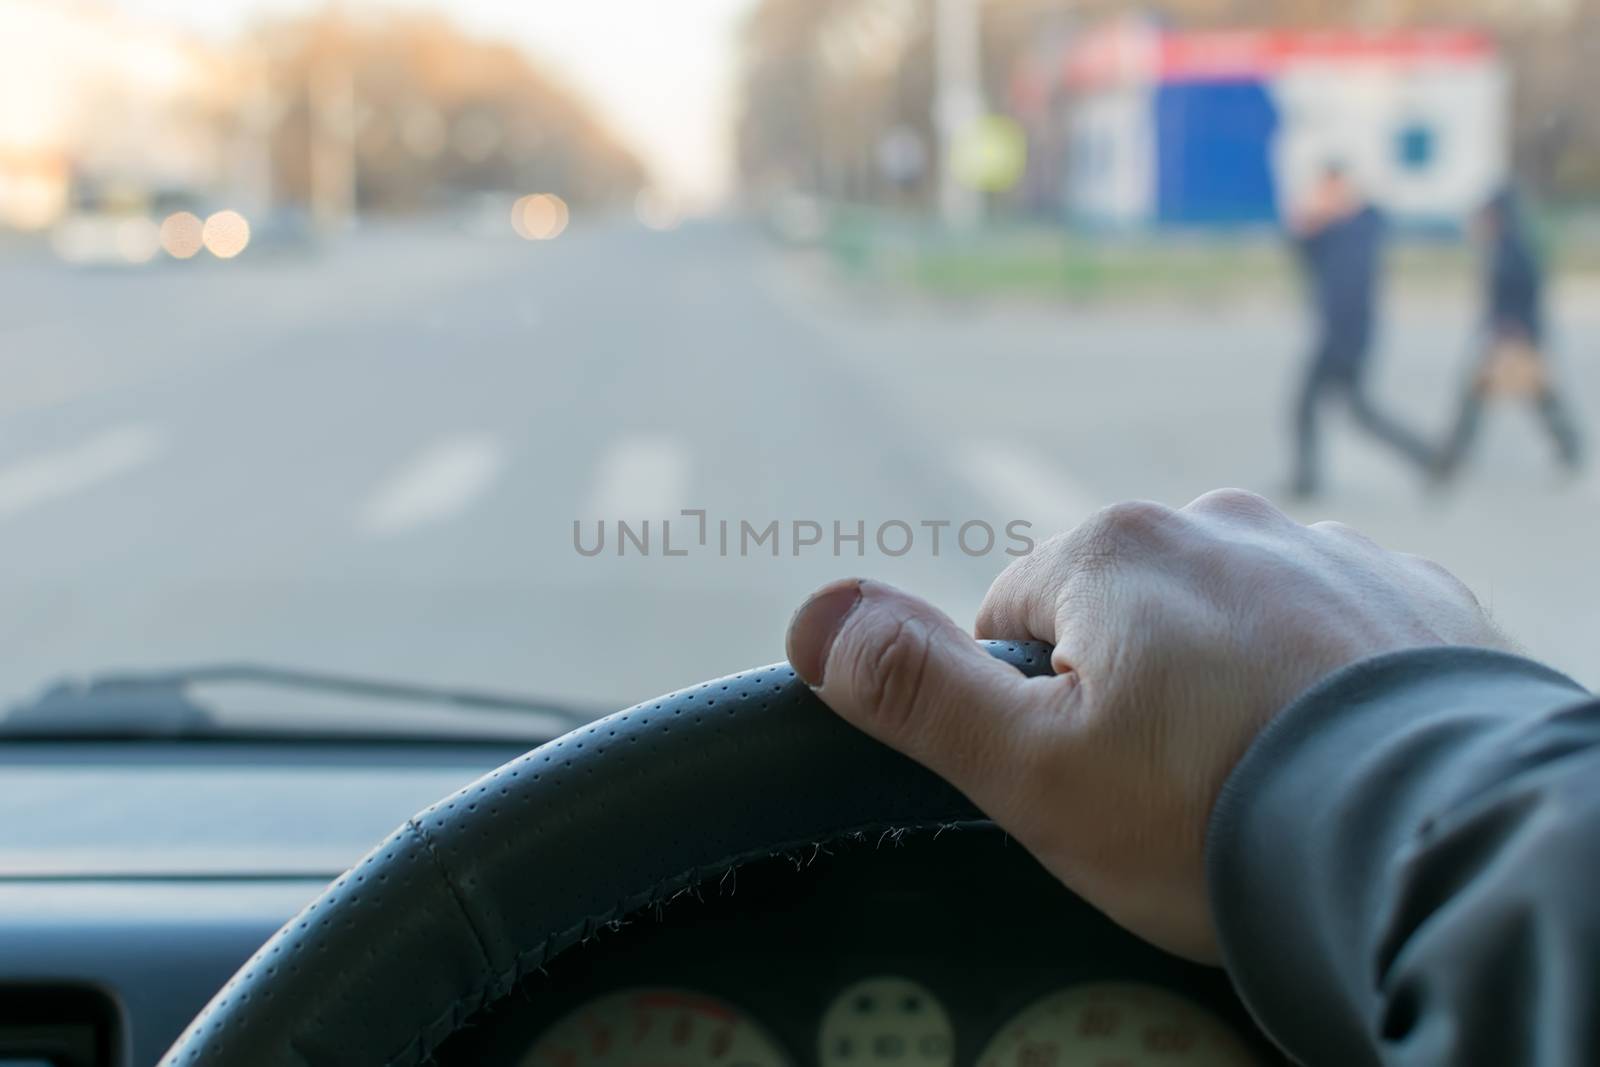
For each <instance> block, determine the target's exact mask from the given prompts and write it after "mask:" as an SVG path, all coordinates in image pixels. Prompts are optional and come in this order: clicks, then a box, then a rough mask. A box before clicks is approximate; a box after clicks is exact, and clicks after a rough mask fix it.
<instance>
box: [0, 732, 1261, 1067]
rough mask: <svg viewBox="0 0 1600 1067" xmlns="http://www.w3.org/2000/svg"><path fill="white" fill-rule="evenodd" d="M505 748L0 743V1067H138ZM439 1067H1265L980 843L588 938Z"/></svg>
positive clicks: (1211, 1007) (792, 859)
mask: <svg viewBox="0 0 1600 1067" xmlns="http://www.w3.org/2000/svg"><path fill="white" fill-rule="evenodd" d="M520 750H521V747H520V746H508V745H504V744H492V745H491V744H428V745H417V744H397V745H353V744H331V745H330V744H286V743H272V744H262V743H248V744H247V743H230V744H196V743H142V744H133V743H120V744H111V743H103V744H92V745H91V744H82V743H77V744H53V743H52V744H40V743H35V744H7V745H0V822H3V824H4V825H6V826H7V828H8V829H7V833H6V834H5V835H3V836H0V1064H10V1063H27V1064H29V1065H30V1067H34V1065H37V1067H45V1065H49V1067H149V1065H150V1064H153V1063H154V1062H155V1061H156V1059H157V1058H159V1056H160V1055H161V1053H162V1052H163V1051H165V1049H166V1048H167V1046H168V1045H169V1044H170V1043H171V1042H172V1040H173V1039H174V1038H175V1037H176V1036H177V1034H178V1031H179V1030H180V1029H181V1028H182V1027H183V1026H184V1025H185V1024H186V1023H187V1022H188V1020H189V1019H190V1018H192V1017H193V1016H194V1014H195V1013H196V1012H198V1011H199V1009H200V1008H201V1007H202V1006H203V1005H204V1004H205V1002H206V1000H207V999H209V997H210V995H211V994H212V993H213V992H215V990H216V989H217V988H218V987H219V986H220V985H221V984H222V983H223V982H224V981H225V980H226V979H227V977H228V976H229V975H230V974H232V973H233V971H234V970H235V969H236V968H237V967H238V966H239V965H240V964H241V963H242V962H244V960H245V958H246V957H247V956H248V955H249V954H250V953H251V952H252V951H254V949H255V948H256V947H257V946H259V945H260V944H261V943H262V941H263V940H265V939H266V938H267V937H268V936H269V935H270V934H271V933H272V932H273V931H274V930H275V929H276V928H277V927H278V926H279V925H281V924H282V923H283V922H285V921H286V920H287V919H289V918H290V917H291V916H293V915H294V914H295V913H296V912H298V911H299V909H300V908H301V907H302V906H303V905H304V904H306V903H307V902H309V901H310V900H311V899H312V898H313V897H315V896H316V895H317V893H319V892H320V891H321V889H322V888H323V887H324V886H325V885H326V884H327V883H328V882H329V881H330V880H331V879H332V878H333V877H334V876H336V875H337V874H338V873H339V872H340V871H342V870H343V869H344V868H346V867H348V866H350V865H351V864H353V863H354V862H355V861H356V860H358V859H359V858H360V857H361V855H362V854H363V853H365V852H366V851H367V849H368V848H370V847H371V845H372V844H373V843H374V842H376V841H377V840H379V839H380V838H381V837H383V835H384V834H386V833H387V832H388V831H389V830H391V829H392V828H393V827H394V826H396V825H398V824H399V823H400V822H401V821H402V820H404V819H405V818H407V817H408V816H409V815H410V814H411V813H412V812H414V811H415V810H417V809H419V808H420V807H422V806H423V805H425V804H427V803H429V802H431V801H432V800H434V799H437V798H438V797H440V796H442V795H445V794H446V793H449V792H451V791H452V790H454V789H455V788H457V787H458V786H460V785H463V784H465V783H466V782H468V781H470V780H472V779H474V778H476V777H477V776H478V775H480V774H482V773H484V772H485V771H487V770H489V769H491V768H493V767H495V766H498V765H499V764H500V763H502V762H504V761H505V760H506V759H508V758H510V757H511V756H513V755H516V754H517V753H518V752H520ZM466 1022H467V1025H466V1026H464V1027H463V1029H462V1030H461V1031H460V1032H458V1033H457V1034H456V1035H454V1036H453V1037H452V1038H451V1039H450V1040H449V1041H448V1042H446V1044H445V1045H444V1046H443V1047H442V1048H441V1049H440V1050H439V1052H438V1053H437V1055H436V1062H438V1063H440V1064H441V1065H461V1067H466V1065H472V1067H480V1065H496V1067H497V1065H502V1064H503V1065H508V1067H701V1065H708V1067H709V1065H715V1067H873V1065H879V1064H893V1065H898V1067H971V1065H978V1067H1012V1065H1016V1067H1074V1065H1082V1067H1242V1065H1246V1064H1251V1065H1258V1067H1269V1065H1273V1064H1281V1063H1284V1062H1285V1061H1283V1060H1282V1059H1281V1058H1280V1057H1279V1056H1278V1055H1277V1054H1276V1053H1275V1052H1274V1051H1273V1050H1272V1049H1271V1048H1270V1046H1268V1045H1267V1043H1266V1042H1265V1041H1264V1040H1263V1039H1262V1038H1261V1037H1260V1036H1259V1034H1258V1032H1257V1031H1256V1030H1255V1029H1254V1028H1253V1026H1252V1024H1251V1023H1250V1021H1249V1019H1248V1017H1247V1016H1246V1015H1245V1013H1244V1011H1243V1009H1242V1008H1241V1006H1240V1005H1239V1003H1238V1001H1237V1000H1236V999H1235V997H1234V995H1233V993H1232V990H1231V988H1230V986H1229V984H1228V981H1227V979H1226V977H1225V976H1223V975H1222V974H1221V973H1220V972H1217V971H1214V970H1211V969H1208V968H1203V967H1199V966H1196V965H1193V964H1188V963H1185V962H1183V961H1181V960H1176V959H1174V958H1172V957H1169V956H1166V955H1164V954H1162V953H1160V952H1158V951H1156V950H1155V949H1153V948H1151V947H1149V946H1148V945H1145V944H1143V943H1142V942H1140V941H1138V940H1136V939H1134V938H1133V937H1131V936H1130V935H1128V934H1126V933H1124V932H1123V931H1122V930H1121V929H1119V928H1118V927H1116V926H1115V925H1113V924H1112V923H1110V922H1109V921H1107V920H1106V919H1104V918H1103V917H1102V916H1100V915H1099V914H1098V913H1097V912H1095V911H1093V910H1092V909H1090V908H1088V907H1087V906H1086V905H1083V904H1082V903H1080V902H1078V901H1076V900H1075V899H1074V898H1073V897H1072V896H1071V895H1070V894H1068V893H1067V892H1066V891H1065V890H1064V889H1062V888H1061V886H1060V885H1058V884H1057V883H1056V882H1055V881H1054V880H1053V879H1052V878H1050V877H1049V876H1048V875H1047V874H1045V873H1044V872H1043V871H1042V870H1041V869H1040V868H1039V867H1038V866H1037V864H1035V863H1034V862H1033V860H1032V859H1031V858H1030V857H1029V856H1028V855H1027V853H1026V852H1024V851H1023V850H1022V849H1021V848H1020V847H1019V846H1017V845H1016V844H1015V843H1014V842H1011V841H1010V840H1009V839H1008V838H1006V837H1005V836H1004V835H1002V834H1000V833H999V832H998V831H996V830H994V829H993V828H991V827H987V826H959V827H951V828H948V829H946V830H944V831H942V832H940V833H938V834H933V833H925V834H903V835H890V836H885V837H882V838H874V839H870V840H849V841H844V842H838V843H830V844H827V845H817V846H814V847H811V848H808V849H805V850H804V851H803V852H800V853H797V854H784V855H775V856H772V857H770V858H768V859H765V860H762V861H760V862H756V863H751V864H747V865H745V866H741V867H739V868H737V869H734V870H729V871H727V872H725V873H724V874H722V875H721V877H720V878H718V879H715V880H713V881H711V882H708V883H703V884H702V885H701V886H700V887H699V888H698V889H697V890H696V891H694V892H692V893H684V894H681V895H679V896H678V897H676V898H674V899H673V900H671V901H669V902H666V903H664V904H662V905H660V906H659V907H657V908H655V909H653V910H651V911H649V912H647V913H645V914H638V915H633V916H630V917H629V918H628V919H627V920H626V921H624V922H621V923H618V924H614V925H612V926H607V927H603V928H601V929H598V930H595V931H593V933H592V935H591V936H590V937H588V938H587V939H585V940H584V941H583V942H582V943H580V944H578V945H576V946H574V947H572V948H570V949H568V950H567V951H565V952H563V953H561V954H560V955H558V956H556V957H555V958H554V959H552V960H551V961H549V963H548V964H547V966H546V968H545V969H544V970H543V971H541V972H537V973H535V974H533V975H531V976H530V977H528V978H527V979H526V980H525V981H523V982H522V983H521V984H520V986H518V987H517V988H516V989H515V990H514V991H513V992H512V993H511V995H509V996H507V997H506V998H504V999H502V1000H501V1001H500V1002H498V1003H496V1004H495V1005H492V1006H491V1007H489V1008H488V1009H486V1010H484V1011H483V1012H481V1013H479V1014H478V1015H476V1016H475V1017H473V1018H471V1019H469V1020H467V1021H466Z"/></svg>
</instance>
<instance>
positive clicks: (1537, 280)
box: [1437, 188, 1582, 480]
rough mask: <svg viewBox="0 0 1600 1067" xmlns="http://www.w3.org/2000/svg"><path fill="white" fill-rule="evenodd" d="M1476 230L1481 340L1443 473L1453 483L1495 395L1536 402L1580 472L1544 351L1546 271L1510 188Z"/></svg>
mask: <svg viewBox="0 0 1600 1067" xmlns="http://www.w3.org/2000/svg"><path fill="white" fill-rule="evenodd" d="M1475 231H1476V233H1477V235H1478V238H1479V240H1480V241H1481V242H1482V243H1483V245H1484V246H1485V249H1486V255H1485V264H1484V272H1483V278H1484V286H1483V288H1484V303H1485V305H1486V311H1485V315H1484V323H1483V342H1482V346H1481V354H1480V356H1479V359H1478V361H1477V364H1476V366H1475V367H1474V369H1473V372H1472V375H1471V380H1470V381H1469V382H1468V384H1467V388H1466V391H1465V393H1464V394H1463V396H1462V398H1461V409H1460V411H1459V413H1458V414H1457V416H1456V421H1455V426H1454V428H1453V429H1452V430H1451V433H1450V438H1449V440H1448V441H1447V442H1446V444H1445V447H1444V449H1443V450H1442V452H1441V453H1440V455H1439V461H1438V464H1439V467H1438V472H1437V473H1438V476H1439V478H1440V479H1441V480H1444V479H1448V478H1450V477H1453V476H1454V475H1455V474H1456V472H1457V471H1458V470H1459V469H1460V467H1461V464H1462V461H1463V460H1464V459H1465V458H1466V454H1467V450H1468V448H1469V447H1470V446H1471V445H1472V442H1473V439H1474V438H1475V437H1476V436H1477V433H1478V428H1479V426H1480V425H1481V423H1482V418H1483V408H1484V404H1485V403H1486V402H1487V401H1488V400H1489V399H1490V398H1492V397H1504V398H1509V399H1516V400H1522V401H1525V402H1531V403H1532V404H1533V406H1534V408H1535V410H1536V411H1537V412H1538V413H1539V416H1540V418H1541V419H1542V420H1543V421H1544V425H1545V429H1546V430H1547V431H1548V432H1549V434H1550V437H1551V439H1552V440H1553V441H1554V442H1555V446H1556V456H1557V458H1558V460H1559V461H1560V463H1561V465H1562V466H1563V467H1564V468H1565V469H1566V470H1568V471H1569V472H1570V471H1576V470H1577V469H1578V467H1579V465H1580V463H1581V461H1582V444H1581V441H1580V440H1579V436H1578V430H1577V426H1576V424H1575V423H1574V421H1573V418H1572V413H1571V411H1570V410H1569V408H1568V407H1567V405H1566V403H1565V401H1564V400H1563V399H1562V397H1561V394H1560V393H1559V392H1558V391H1557V389H1556V385H1555V382H1554V381H1553V379H1552V376H1551V374H1550V368H1549V364H1548V362H1547V361H1546V359H1545V354H1544V353H1545V321H1544V268H1543V265H1542V264H1541V263H1540V262H1539V255H1538V252H1537V250H1536V246H1535V242H1534V240H1533V236H1532V234H1531V233H1530V230H1529V227H1528V224H1527V221H1526V218H1525V217H1524V214H1523V212H1522V211H1521V209H1520V207H1519V205H1518V202H1517V196H1516V194H1515V193H1514V192H1513V191H1512V190H1511V189H1509V188H1507V189H1503V190H1501V191H1500V192H1498V193H1496V194H1495V195H1494V196H1493V197H1492V198H1491V199H1490V200H1489V202H1488V203H1486V204H1485V205H1484V206H1483V208H1482V210H1480V211H1479V213H1478V218H1477V225H1476V227H1475Z"/></svg>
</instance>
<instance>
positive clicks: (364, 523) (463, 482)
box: [359, 434, 505, 537]
mask: <svg viewBox="0 0 1600 1067" xmlns="http://www.w3.org/2000/svg"><path fill="white" fill-rule="evenodd" d="M504 468H505V450H504V449H503V448H502V447H501V446H500V444H499V443H498V442H497V441H495V440H494V439H493V438H491V437H489V436H487V435H485V434H462V435H460V436H456V437H447V438H443V439H441V440H438V441H434V442H433V443H431V444H429V445H428V446H427V447H426V448H424V449H423V450H422V451H421V452H419V453H417V455H415V456H413V457H412V458H411V460H410V461H409V462H408V463H406V464H405V465H404V466H402V467H401V468H400V469H399V470H397V471H396V472H395V473H394V474H392V475H391V476H390V477H389V478H388V479H386V480H385V481H384V482H383V483H382V484H381V485H379V486H378V488H377V490H376V491H374V492H373V493H372V495H371V496H369V497H368V498H367V500H366V501H365V502H364V503H363V505H362V507H361V513H360V520H359V521H360V525H361V528H362V529H363V530H364V531H365V532H366V533H368V534H370V535H372V536H377V537H387V536H392V535H394V534H398V533H402V532H404V531H406V530H409V529H411V528H412V527H415V526H421V525H425V524H427V523H437V522H444V521H446V520H448V519H454V518H457V517H458V516H460V515H462V514H464V513H465V512H466V511H467V510H468V509H469V508H471V507H472V505H473V504H474V503H476V502H477V501H478V499H479V498H481V497H482V496H483V495H484V494H485V493H486V492H488V490H489V488H490V487H491V486H492V485H494V483H495V481H496V480H497V479H498V478H499V477H500V474H501V472H502V471H503V470H504Z"/></svg>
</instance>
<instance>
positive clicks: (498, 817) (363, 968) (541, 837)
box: [161, 642, 1050, 1067]
mask: <svg viewBox="0 0 1600 1067" xmlns="http://www.w3.org/2000/svg"><path fill="white" fill-rule="evenodd" d="M986 644H987V645H988V647H989V651H990V652H991V654H993V655H995V656H997V657H998V658H1000V659H1003V660H1005V661H1007V662H1009V663H1011V664H1012V665H1013V666H1015V667H1017V668H1018V669H1019V670H1021V671H1022V672H1023V673H1026V674H1044V673H1048V672H1049V669H1050V667H1049V664H1050V653H1049V649H1048V647H1047V646H1044V645H1040V644H1036V643H1029V642H1017V643H1011V642H987V643H986ZM979 819H982V815H981V814H980V813H979V812H978V811H977V809H976V808H974V807H973V806H972V804H971V802H970V801H968V800H967V799H966V798H965V797H964V796H962V795H961V794H960V793H959V792H957V791H956V790H955V789H954V788H952V787H951V786H949V785H947V784H946V783H945V782H943V781H942V780H940V779H939V778H938V777H936V776H935V775H933V774H932V773H931V772H929V771H928V770H926V769H925V768H923V767H921V766H920V765H918V764H916V763H914V762H912V761H911V760H909V759H907V758H905V757H903V756H901V755H899V754H898V753H896V752H893V751H891V750H890V749H888V748H886V747H884V746H883V745H880V744H878V743H877V742H875V741H873V740H871V739H870V738H868V737H867V736H866V735H864V734H862V733H859V732H858V731H856V730H855V729H854V728H852V727H850V726H849V725H847V724H846V723H844V722H843V721H842V720H841V719H839V718H838V717H836V716H834V715H833V714H832V713H831V712H829V711H827V709H825V708H823V707H822V706H821V703H820V702H819V701H818V700H817V698H816V696H815V695H814V694H813V693H812V692H811V690H810V689H809V688H808V687H807V686H806V685H805V684H804V683H803V682H801V681H800V680H799V679H798V678H797V677H796V676H795V674H794V672H793V670H791V669H790V668H789V666H788V664H786V663H779V664H775V665H773V666H769V667H761V668H758V669H756V670H751V671H745V672H743V673H741V674H735V675H732V676H730V677H727V678H721V679H718V680H716V681H712V682H706V683H704V684H703V685H699V686H695V687H693V688H690V689H683V690H679V691H678V692H676V693H672V694H669V695H667V696H664V697H661V698H660V699H658V700H653V701H648V702H646V703H643V704H639V705H636V706H634V707H632V708H629V709H628V710H626V711H621V712H618V713H616V714H614V715H610V716H607V717H606V718H604V719H600V720H598V721H596V722H594V723H592V724H590V725H588V726H585V727H581V728H579V729H577V730H574V731H572V732H571V733H568V734H566V735H564V736H563V737H560V738H558V739H556V740H554V741H551V742H550V743H549V744H546V745H543V746H541V747H539V748H537V749H534V750H533V751H532V752H529V753H527V754H526V755H523V756H520V757H518V758H517V759H515V760H512V761H511V762H510V763H507V764H505V765H504V766H502V767H499V768H497V769H496V770H493V771H491V772H489V773H488V774H487V775H485V776H484V777H482V778H480V779H478V780H477V781H476V782H473V783H472V784H471V785H468V786H466V787H465V788H463V789H461V790H459V791H458V792H456V793H454V794H453V795H451V796H449V797H446V798H445V799H443V800H441V801H439V802H438V803H436V804H432V805H430V806H428V807H427V808H424V809H423V810H422V811H420V812H418V813H417V814H416V815H415V816H413V817H412V818H410V819H409V820H407V821H406V823H405V824H404V825H402V826H401V827H400V828H399V829H397V830H395V831H394V832H393V833H392V834H390V835H389V837H387V838H386V839H385V840H384V841H383V842H382V843H381V844H379V845H378V846H377V847H376V848H374V849H373V850H372V851H371V852H370V853H368V854H367V856H366V857H365V858H364V859H362V860H361V861H360V862H359V863H358V864H357V865H356V866H355V867H353V868H352V869H351V870H349V871H347V872H346V873H344V874H343V875H341V876H340V877H339V878H338V879H336V880H335V881H334V882H333V883H332V884H331V885H330V886H329V887H328V888H327V890H325V891H324V892H323V893H322V895H321V896H319V897H318V898H317V899H316V900H315V901H313V902H312V903H311V904H309V905H307V906H306V908H305V910H303V911H302V912H301V913H300V914H299V915H298V916H296V917H295V918H293V919H291V920H290V921H289V922H288V923H286V924H285V925H284V926H283V928H282V929H280V930H279V931H278V932H277V933H276V934H274V935H273V936H272V937H271V938H270V939H269V940H268V941H267V942H266V944H264V945H262V947H261V948H260V949H258V950H257V951H256V953H255V955H253V956H252V957H251V958H250V959H249V960H248V961H246V963H245V964H244V966H243V967H241V968H240V969H239V971H238V973H237V974H235V975H234V976H233V978H231V979H230V980H229V981H228V983H227V984H226V985H224V986H223V987H222V989H221V990H219V991H218V992H217V994H216V996H214V997H213V998H212V1000H211V1002H210V1003H209V1004H208V1005H206V1007H205V1009H204V1010H203V1011H201V1013H200V1014H199V1015H198V1016H196V1017H195V1019H194V1021H193V1022H191V1023H190V1024H189V1026H188V1028H187V1029H185V1031H184V1032H183V1034H182V1035H181V1036H180V1037H179V1038H178V1040H177V1042H176V1043H175V1044H174V1045H173V1047H172V1048H171V1049H170V1050H169V1051H168V1052H167V1054H166V1056H164V1057H163V1058H162V1060H161V1063H162V1065H164V1067H165V1065H178V1064H186V1065H187V1064H206V1065H218V1067H223V1065H226V1067H247V1065H248V1067H256V1065H274V1067H277V1065H305V1064H314V1065H317V1067H321V1065H325V1064H339V1065H356V1064H402V1065H408V1064H416V1063H419V1062H421V1061H423V1060H424V1059H426V1058H427V1057H428V1056H429V1055H430V1054H431V1053H432V1052H433V1050H435V1049H436V1048H438V1046H439V1044H440V1043H441V1042H442V1041H443V1040H444V1039H445V1038H447V1037H449V1036H450V1034H452V1033H454V1032H455V1031H456V1030H457V1029H459V1028H460V1027H461V1025H462V1024H463V1023H464V1022H465V1021H466V1020H467V1018H468V1017H469V1016H471V1015H472V1014H473V1013H474V1012H476V1011H477V1010H478V1009H480V1008H482V1007H484V1006H485V1005H487V1004H489V1003H492V1002H493V1001H495V1000H497V999H499V998H500V997H502V996H504V995H506V994H507V993H509V992H510V991H511V990H512V989H513V988H514V987H515V986H516V984H517V983H518V982H519V981H520V980H521V979H522V978H523V977H524V976H526V975H527V974H529V973H530V972H532V971H533V970H535V969H536V968H539V967H542V966H544V965H545V964H547V963H548V962H549V961H550V960H552V959H553V958H554V957H555V956H556V955H557V954H558V953H560V952H561V951H562V950H564V949H566V948H568V947H569V946H571V945H573V944H575V943H577V942H579V941H581V940H583V939H584V938H587V937H588V936H590V935H591V934H592V933H593V932H594V931H595V930H596V929H597V928H599V927H601V926H603V925H605V924H606V923H608V922H611V921H613V920H616V919H620V918H623V917H625V916H627V915H629V914H631V913H634V912H637V911H639V910H641V909H643V908H645V907H647V906H649V905H650V904H652V903H654V902H657V901H661V900H665V899H667V898H669V897H671V896H672V895H673V894H675V893H677V892H678V891H679V890H681V889H683V888H686V887H688V886H691V885H694V884H696V883H698V882H701V881H705V880H707V879H711V878H720V877H721V876H722V875H723V874H724V873H725V872H726V871H728V870H729V869H731V868H735V867H737V866H739V865H740V864H742V863H745V862H748V861H750V860H754V859H760V858H764V857H766V856H769V855H772V854H774V853H782V852H786V851H789V850H793V849H799V848H807V847H810V846H813V845H816V844H824V843H827V842H829V841H834V840H838V839H840V838H843V837H847V836H850V835H854V834H863V833H871V834H879V833H883V832H885V831H888V830H897V829H920V828H934V827H938V826H944V825H949V824H952V823H960V822H967V821H972V820H979Z"/></svg>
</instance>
